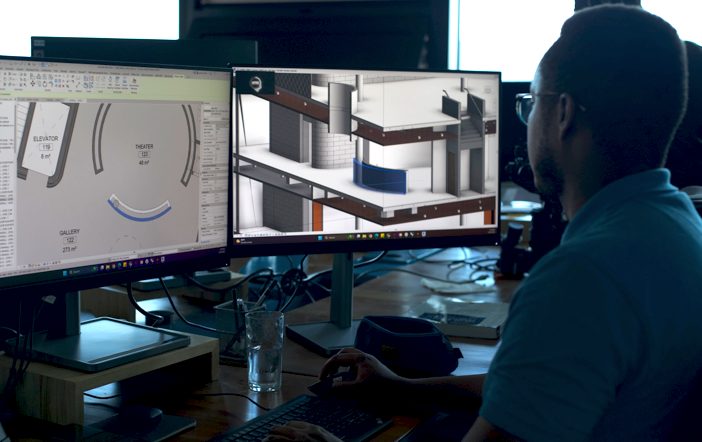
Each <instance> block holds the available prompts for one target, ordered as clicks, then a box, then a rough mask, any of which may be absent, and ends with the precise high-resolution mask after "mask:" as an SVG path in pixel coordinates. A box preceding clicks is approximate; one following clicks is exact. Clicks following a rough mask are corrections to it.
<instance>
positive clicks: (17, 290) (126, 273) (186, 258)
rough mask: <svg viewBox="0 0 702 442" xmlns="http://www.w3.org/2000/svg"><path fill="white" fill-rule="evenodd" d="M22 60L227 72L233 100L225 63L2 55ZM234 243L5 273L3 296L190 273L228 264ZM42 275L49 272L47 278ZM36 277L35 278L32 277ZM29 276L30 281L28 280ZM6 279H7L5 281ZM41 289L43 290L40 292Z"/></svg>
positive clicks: (230, 145) (229, 220) (230, 188)
mask: <svg viewBox="0 0 702 442" xmlns="http://www.w3.org/2000/svg"><path fill="white" fill-rule="evenodd" d="M5 60H8V61H20V62H32V63H36V62H38V63H68V64H74V65H79V64H83V65H99V66H119V67H134V68H145V69H169V70H201V71H212V72H222V73H228V74H229V76H228V78H229V83H230V87H229V103H230V105H231V103H232V102H233V99H234V96H233V75H232V70H231V68H229V67H223V66H195V65H172V64H157V63H140V62H121V61H106V60H87V59H77V58H71V59H66V58H37V57H18V56H2V55H0V62H2V61H5ZM229 120H230V128H231V127H232V121H233V115H232V112H231V106H230V113H229ZM232 134H233V132H232V131H230V136H229V142H228V150H229V153H230V154H229V159H230V160H229V166H228V169H229V173H228V185H227V188H228V189H227V191H228V202H227V205H228V210H227V226H228V227H227V231H228V232H231V231H232V229H233V218H232V210H231V209H232V206H231V204H232V198H233V180H232V177H233V145H234V143H233V140H232ZM231 243H232V235H231V233H230V234H229V235H227V239H226V244H225V245H221V246H217V247H212V248H208V249H200V250H195V251H191V252H185V253H187V254H190V255H182V254H176V255H174V257H175V259H173V260H170V261H169V260H166V262H164V263H157V264H155V265H153V266H147V267H140V268H134V267H132V268H128V269H126V270H114V271H110V272H109V273H100V274H94V273H93V274H87V275H70V276H65V277H64V276H61V275H60V273H62V272H63V270H68V269H80V268H84V267H89V266H91V265H94V264H82V265H79V266H76V267H70V268H67V269H61V270H49V271H42V272H36V273H24V274H21V275H13V276H6V277H2V278H0V291H1V292H2V295H1V296H0V298H1V297H5V296H7V295H16V294H36V295H41V296H43V295H46V294H55V293H65V292H72V291H79V290H85V289H89V288H96V287H103V286H108V285H115V284H124V283H128V282H133V281H138V280H143V279H148V278H157V277H164V276H169V275H176V274H183V273H190V272H194V271H197V270H208V269H213V268H219V267H226V266H228V265H229V260H230V250H231ZM55 272H56V273H57V277H52V276H53V275H52V273H55ZM42 276H46V277H47V278H46V279H44V278H42ZM32 278H36V279H32ZM27 279H30V280H29V281H26V280H27ZM6 281H7V283H6ZM38 291H40V292H41V293H37V292H38Z"/></svg>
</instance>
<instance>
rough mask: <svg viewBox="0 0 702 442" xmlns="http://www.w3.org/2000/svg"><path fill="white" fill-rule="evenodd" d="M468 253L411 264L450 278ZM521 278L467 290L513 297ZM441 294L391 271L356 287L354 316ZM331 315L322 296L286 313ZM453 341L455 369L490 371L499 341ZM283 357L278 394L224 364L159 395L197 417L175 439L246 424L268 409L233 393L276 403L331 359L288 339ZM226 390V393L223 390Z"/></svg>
mask: <svg viewBox="0 0 702 442" xmlns="http://www.w3.org/2000/svg"><path fill="white" fill-rule="evenodd" d="M492 253H493V256H494V253H496V252H495V251H493V252H492ZM456 258H460V259H462V258H464V256H463V253H462V252H458V251H455V250H449V251H446V252H442V253H441V254H439V255H435V256H433V257H431V258H430V259H429V260H428V261H427V262H419V263H415V264H412V265H410V266H407V267H405V268H407V269H411V270H413V271H416V272H419V273H422V274H430V275H435V276H437V277H445V276H446V273H447V271H448V267H447V266H446V264H445V263H443V264H437V263H434V262H435V261H438V260H444V259H456ZM469 272H470V270H469V269H465V270H462V271H458V272H454V273H452V277H454V278H456V279H460V278H466V277H467V276H468V273H469ZM516 285H517V282H515V281H500V282H499V283H498V284H497V285H496V290H495V291H493V292H487V293H481V294H472V295H462V297H464V298H465V297H468V299H475V300H483V301H497V300H500V301H503V302H504V301H509V299H510V298H511V294H512V292H513V291H514V289H515V287H516ZM435 296H442V295H436V294H432V293H431V292H430V291H429V290H428V289H427V288H425V287H423V286H422V285H421V284H420V277H418V276H414V275H409V274H406V273H399V272H391V273H388V274H386V275H383V276H382V277H379V278H376V279H374V280H371V281H369V282H367V283H364V284H363V285H361V286H360V287H357V288H356V289H354V298H353V300H354V316H355V317H356V318H361V317H363V316H364V315H367V314H389V315H402V314H406V313H407V311H408V310H409V308H410V306H411V305H413V304H416V303H421V302H424V301H427V300H429V299H431V298H432V297H435ZM328 319H329V299H328V298H327V299H324V300H320V301H318V302H316V303H313V304H309V305H306V306H304V307H301V308H299V309H296V310H294V311H291V312H289V313H286V322H287V323H289V324H290V323H304V322H314V321H326V320H328ZM452 343H453V344H454V345H455V346H457V347H459V348H460V349H461V351H462V352H463V355H464V357H463V359H462V360H461V361H460V363H459V367H458V368H457V370H456V371H455V372H454V374H473V373H484V372H486V371H487V369H488V366H489V364H490V361H491V360H492V358H493V356H494V354H495V351H496V349H497V343H496V341H493V340H479V339H466V338H460V339H459V338H455V339H452ZM284 348H285V350H284V356H283V358H284V359H283V369H284V372H285V373H284V376H283V388H282V390H281V391H279V392H275V393H255V392H251V391H249V390H248V386H247V374H246V369H245V368H242V367H233V366H225V365H222V366H221V370H220V379H219V381H217V382H213V383H211V384H209V385H207V386H204V387H202V388H200V389H198V390H196V391H194V392H193V393H192V394H190V395H183V394H182V390H181V391H179V395H178V396H174V397H170V395H168V396H162V397H160V398H158V400H156V399H155V400H154V403H153V404H150V405H153V406H158V407H160V408H162V409H163V411H164V412H165V413H167V414H175V415H182V416H189V417H192V418H195V419H197V426H196V428H195V429H193V430H190V431H187V432H185V433H183V434H181V435H180V436H178V437H177V438H176V439H175V440H182V441H193V440H198V441H199V440H206V439H208V438H210V437H213V436H215V435H216V434H219V433H221V432H224V431H226V430H228V429H230V428H232V427H235V426H238V425H241V424H242V423H243V422H245V421H246V420H249V419H252V418H254V417H256V416H258V415H260V414H261V413H263V411H262V410H261V409H259V408H258V407H256V406H255V405H253V404H252V403H250V402H249V401H248V400H247V399H245V398H243V397H237V396H232V395H227V394H228V393H238V394H243V395H246V396H248V397H250V398H251V399H253V400H255V401H257V402H259V403H261V404H262V405H264V406H266V407H268V408H271V407H275V406H277V405H279V404H281V403H283V402H285V401H287V400H289V399H292V398H293V397H295V396H297V395H300V394H304V393H307V386H308V385H309V384H311V383H313V382H314V381H315V380H316V376H317V374H318V373H319V371H320V369H321V367H322V364H323V363H324V361H325V360H326V358H324V357H322V356H319V355H316V354H314V353H312V352H310V351H309V350H307V349H305V348H303V347H302V346H300V345H298V344H297V343H295V342H292V341H290V340H286V342H285V347H284ZM218 394H223V395H218ZM414 423H416V421H415V422H412V421H411V420H410V421H406V420H403V418H399V420H398V421H397V423H396V425H395V426H394V428H391V429H390V430H388V431H387V432H385V433H383V434H382V435H381V436H380V437H379V438H378V439H377V440H395V439H396V438H397V437H399V436H400V435H401V434H403V433H404V432H405V431H407V430H408V429H409V428H411V426H412V425H413V424H414Z"/></svg>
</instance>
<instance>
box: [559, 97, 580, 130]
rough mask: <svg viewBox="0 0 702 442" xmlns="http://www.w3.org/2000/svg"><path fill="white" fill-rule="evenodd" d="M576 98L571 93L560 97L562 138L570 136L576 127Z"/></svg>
mask: <svg viewBox="0 0 702 442" xmlns="http://www.w3.org/2000/svg"><path fill="white" fill-rule="evenodd" d="M576 106H577V105H576V104H575V100H573V97H572V96H571V95H570V94H565V93H564V94H561V95H559V97H558V135H559V136H560V138H561V139H564V138H565V137H567V136H569V135H570V134H571V132H572V131H573V130H574V129H575V107H576Z"/></svg>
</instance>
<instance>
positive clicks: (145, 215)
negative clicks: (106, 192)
mask: <svg viewBox="0 0 702 442" xmlns="http://www.w3.org/2000/svg"><path fill="white" fill-rule="evenodd" d="M107 203H108V204H109V205H110V207H112V208H113V209H114V210H115V212H117V213H119V214H120V215H122V216H123V217H125V218H127V219H128V220H131V221H138V222H147V221H153V220H155V219H158V218H161V217H162V216H163V215H165V214H166V213H168V212H170V211H171V208H172V207H171V202H170V201H168V200H166V201H164V202H162V203H161V204H159V205H158V206H156V207H153V208H151V209H145V210H143V209H135V208H134V207H131V206H129V205H128V204H125V203H124V202H122V200H120V198H119V197H118V196H117V195H115V194H114V193H113V194H112V195H111V196H110V197H109V198H108V199H107Z"/></svg>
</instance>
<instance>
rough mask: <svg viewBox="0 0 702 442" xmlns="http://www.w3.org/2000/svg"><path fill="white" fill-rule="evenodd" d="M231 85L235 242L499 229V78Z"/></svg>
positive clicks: (300, 77)
mask: <svg viewBox="0 0 702 442" xmlns="http://www.w3.org/2000/svg"><path fill="white" fill-rule="evenodd" d="M235 81H236V93H237V118H238V123H239V124H238V131H237V138H236V150H235V159H236V160H237V166H236V171H237V177H238V179H237V180H236V183H237V187H236V192H237V204H236V205H235V211H236V212H235V220H236V221H235V229H236V231H237V232H239V233H241V234H257V233H265V232H317V231H325V232H327V231H338V232H342V231H344V232H349V231H360V230H373V229H376V230H377V229H402V228H407V227H410V226H411V227H412V228H418V229H421V228H424V229H427V230H429V229H433V228H441V229H447V228H469V227H488V226H495V225H496V220H495V214H496V209H497V208H496V207H495V205H496V200H497V198H496V197H497V189H498V184H497V183H498V177H497V174H498V164H497V148H498V140H497V120H498V107H499V106H498V103H499V75H498V74H496V73H465V72H463V73H459V72H456V73H452V74H438V73H435V74H430V73H426V74H425V73H421V72H411V73H398V72H342V71H320V72H299V73H298V72H291V71H289V70H288V71H284V70H281V71H277V72H271V71H237V72H236V73H235ZM408 223H412V224H408Z"/></svg>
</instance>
